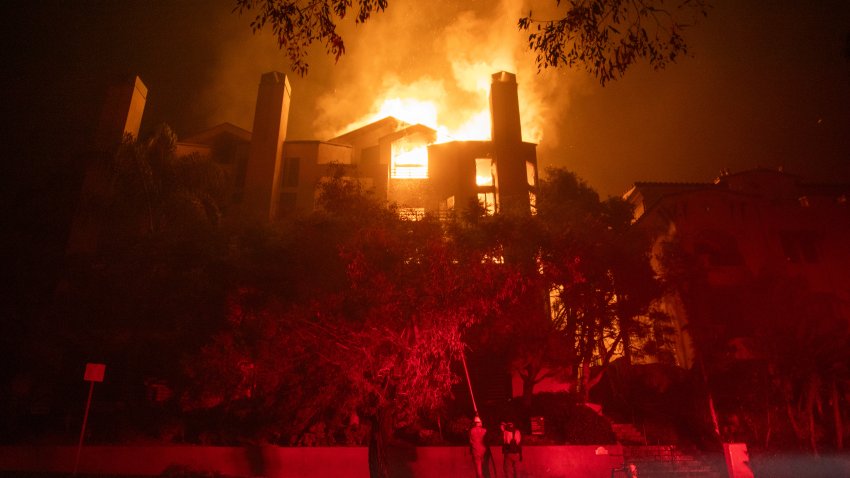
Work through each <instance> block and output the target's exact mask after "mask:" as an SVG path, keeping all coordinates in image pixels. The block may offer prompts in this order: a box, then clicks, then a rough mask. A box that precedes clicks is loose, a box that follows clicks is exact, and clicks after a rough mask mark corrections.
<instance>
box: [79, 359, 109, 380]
mask: <svg viewBox="0 0 850 478" xmlns="http://www.w3.org/2000/svg"><path fill="white" fill-rule="evenodd" d="M105 372H106V364H102V363H87V364H86V375H85V376H84V377H83V380H85V381H86V382H102V381H103V374H104V373H105Z"/></svg>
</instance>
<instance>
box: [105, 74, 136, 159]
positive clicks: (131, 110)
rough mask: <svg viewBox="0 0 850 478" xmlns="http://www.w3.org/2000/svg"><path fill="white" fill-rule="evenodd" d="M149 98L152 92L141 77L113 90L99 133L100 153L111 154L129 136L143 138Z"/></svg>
mask: <svg viewBox="0 0 850 478" xmlns="http://www.w3.org/2000/svg"><path fill="white" fill-rule="evenodd" d="M147 98H148V88H147V87H146V86H145V84H144V83H142V79H141V78H139V77H138V76H136V77H135V78H133V80H131V81H128V82H125V83H122V84H119V85H115V86H112V87H110V88H109V91H107V93H106V102H105V103H104V105H103V110H102V111H101V114H100V120H99V121H98V124H97V129H96V130H95V137H94V148H95V150H96V151H100V152H107V151H111V150H112V149H114V148H115V147H116V146H117V145H118V144H119V143H121V140H122V139H123V138H124V135H126V134H131V135H133V137H134V138H138V137H139V127H140V126H141V124H142V115H143V114H144V112H145V104H146V103H147Z"/></svg>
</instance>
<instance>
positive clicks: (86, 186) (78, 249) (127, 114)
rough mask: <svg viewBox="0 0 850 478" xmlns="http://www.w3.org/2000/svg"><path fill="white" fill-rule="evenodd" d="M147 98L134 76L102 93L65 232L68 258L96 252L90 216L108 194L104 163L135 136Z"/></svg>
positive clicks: (97, 239) (94, 225) (94, 227)
mask: <svg viewBox="0 0 850 478" xmlns="http://www.w3.org/2000/svg"><path fill="white" fill-rule="evenodd" d="M147 98H148V88H147V86H145V84H144V83H143V82H142V79H141V78H139V77H138V76H135V77H133V79H132V80H130V81H126V80H125V81H123V82H121V83H119V84H116V85H113V86H111V87H110V88H109V90H107V92H106V101H104V104H103V109H102V110H101V112H100V118H99V119H98V122H97V127H96V128H95V131H94V137H93V138H92V150H91V151H90V154H87V155H86V156H87V164H86V165H85V174H84V176H83V183H82V187H81V189H80V199H79V203H78V204H77V210H76V213H75V214H74V217H73V219H72V221H71V227H70V231H69V233H68V245H67V252H68V254H70V255H85V254H92V253H94V252H96V251H97V249H98V243H99V242H100V235H101V225H100V223H99V222H98V221H97V220H96V219H95V218H93V217H91V209H92V208H94V207H96V206H95V205H96V204H97V203H99V202H101V201H104V200H106V198H107V197H108V195H109V192H108V190H109V170H108V169H107V161H106V160H107V159H108V158H109V157H110V156H112V155H114V154H115V151H116V150H117V148H118V146H119V145H120V144H121V141H123V139H124V136H125V135H127V134H130V135H132V136H133V137H134V138H138V137H139V127H140V126H141V124H142V115H143V114H144V112H145V104H146V103H147Z"/></svg>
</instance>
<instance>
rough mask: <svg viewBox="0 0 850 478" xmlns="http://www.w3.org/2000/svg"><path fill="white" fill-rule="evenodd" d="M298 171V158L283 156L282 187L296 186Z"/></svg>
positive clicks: (299, 170)
mask: <svg viewBox="0 0 850 478" xmlns="http://www.w3.org/2000/svg"><path fill="white" fill-rule="evenodd" d="M300 173H301V160H300V158H283V187H285V188H294V187H298V175H299V174H300Z"/></svg>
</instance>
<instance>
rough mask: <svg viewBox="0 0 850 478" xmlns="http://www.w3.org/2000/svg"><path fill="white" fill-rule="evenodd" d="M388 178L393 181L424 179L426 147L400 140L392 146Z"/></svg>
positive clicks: (420, 143) (426, 158)
mask: <svg viewBox="0 0 850 478" xmlns="http://www.w3.org/2000/svg"><path fill="white" fill-rule="evenodd" d="M391 161H392V163H391V165H390V177H391V178H393V179H426V178H427V177H428V147H427V145H426V144H425V143H424V142H421V141H419V142H416V141H411V140H410V139H408V138H402V139H400V140H398V141H396V142H394V143H393V144H392V160H391Z"/></svg>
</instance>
